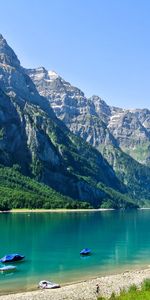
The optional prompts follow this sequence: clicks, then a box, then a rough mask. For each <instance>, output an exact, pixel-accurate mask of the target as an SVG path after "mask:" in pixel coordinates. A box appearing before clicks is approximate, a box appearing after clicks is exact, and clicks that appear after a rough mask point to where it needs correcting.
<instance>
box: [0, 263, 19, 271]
mask: <svg viewBox="0 0 150 300" xmlns="http://www.w3.org/2000/svg"><path fill="white" fill-rule="evenodd" d="M15 270H16V267H15V266H11V265H9V266H2V267H0V272H11V271H15Z"/></svg>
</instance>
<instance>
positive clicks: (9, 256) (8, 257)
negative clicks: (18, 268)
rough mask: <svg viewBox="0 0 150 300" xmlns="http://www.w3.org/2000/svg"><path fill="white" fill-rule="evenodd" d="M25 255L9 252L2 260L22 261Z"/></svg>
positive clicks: (5, 261) (0, 260)
mask: <svg viewBox="0 0 150 300" xmlns="http://www.w3.org/2000/svg"><path fill="white" fill-rule="evenodd" d="M24 257H25V256H24V255H20V254H7V255H5V256H4V257H2V258H1V259H0V262H2V263H7V262H15V261H20V260H22V259H23V258H24Z"/></svg>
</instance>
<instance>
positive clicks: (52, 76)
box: [48, 71, 60, 80]
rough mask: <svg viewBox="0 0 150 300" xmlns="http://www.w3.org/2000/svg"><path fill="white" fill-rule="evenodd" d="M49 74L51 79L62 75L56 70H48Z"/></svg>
mask: <svg viewBox="0 0 150 300" xmlns="http://www.w3.org/2000/svg"><path fill="white" fill-rule="evenodd" d="M48 75H49V78H50V79H51V80H55V79H56V78H58V77H60V76H59V75H58V74H57V73H56V72H55V71H48Z"/></svg>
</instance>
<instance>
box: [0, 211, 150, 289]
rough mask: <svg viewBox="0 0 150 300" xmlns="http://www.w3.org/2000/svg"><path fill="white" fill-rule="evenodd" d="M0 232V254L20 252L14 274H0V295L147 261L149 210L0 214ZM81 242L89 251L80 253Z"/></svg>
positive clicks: (149, 229)
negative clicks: (21, 257)
mask: <svg viewBox="0 0 150 300" xmlns="http://www.w3.org/2000/svg"><path fill="white" fill-rule="evenodd" d="M0 232H1V243H0V257H2V256H4V255H5V254H9V253H20V254H24V255H25V260H24V261H22V262H18V263H16V266H17V270H16V271H15V272H14V273H9V274H0V294H3V293H8V292H15V291H19V290H20V291H25V290H30V289H35V288H36V287H37V285H38V282H39V281H40V280H42V279H47V280H51V281H55V282H57V283H60V284H65V283H69V282H74V281H80V280H83V279H87V278H92V277H96V276H99V275H104V274H112V273H117V272H121V271H123V270H127V269H131V268H139V267H144V266H145V267H146V266H147V265H149V264H150V210H131V211H103V212H100V211H97V212H94V211H93V212H90V211H89V212H59V213H58V212H56V213H55V212H54V213H49V212H47V213H7V214H0ZM85 247H89V248H91V249H92V255H91V256H89V257H81V256H80V254H79V253H80V250H82V248H85Z"/></svg>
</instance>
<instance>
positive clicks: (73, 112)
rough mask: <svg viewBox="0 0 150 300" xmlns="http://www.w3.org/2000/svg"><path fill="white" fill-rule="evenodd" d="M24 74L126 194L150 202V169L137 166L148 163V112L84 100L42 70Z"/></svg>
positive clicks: (94, 100)
mask: <svg viewBox="0 0 150 300" xmlns="http://www.w3.org/2000/svg"><path fill="white" fill-rule="evenodd" d="M26 72H27V74H28V75H29V76H30V78H31V79H32V80H33V82H34V83H35V85H36V87H37V89H38V91H39V93H40V94H41V95H43V96H45V97H47V99H48V101H49V103H50V106H52V108H53V109H54V112H55V113H56V115H57V117H58V118H60V119H61V120H62V121H63V122H64V123H65V124H66V125H67V127H68V128H70V130H71V131H72V132H73V133H74V134H76V135H77V136H80V137H82V138H83V139H84V140H86V141H87V142H88V143H89V144H91V145H92V146H94V147H95V148H96V149H98V150H99V151H100V152H101V153H102V154H103V156H104V157H105V158H106V159H107V161H108V162H109V163H110V164H111V165H112V167H113V169H114V170H115V172H116V174H117V176H118V178H119V179H120V180H121V181H122V182H123V184H125V185H126V187H127V189H128V192H129V194H130V195H132V196H133V197H134V198H137V199H139V200H140V199H143V198H146V199H150V169H149V168H147V167H146V166H142V165H141V162H142V163H148V161H149V155H150V153H149V143H150V134H149V128H150V127H149V125H150V123H149V122H150V119H149V114H150V111H148V110H124V109H120V108H115V107H109V106H108V105H107V104H106V103H105V102H104V101H103V100H102V99H101V98H99V97H98V96H93V97H91V98H90V99H87V98H86V97H85V95H84V93H83V92H82V91H80V90H79V89H78V88H76V87H73V86H71V84H70V83H68V82H66V81H65V80H64V79H62V78H61V77H60V76H59V75H58V74H57V73H55V72H48V71H47V70H45V69H44V68H42V67H41V68H37V69H29V70H26ZM128 154H129V155H128ZM133 158H134V159H133Z"/></svg>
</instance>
